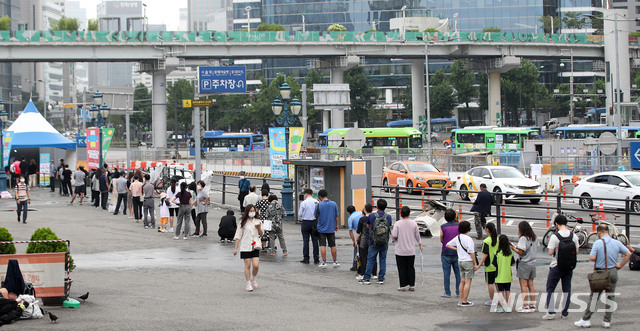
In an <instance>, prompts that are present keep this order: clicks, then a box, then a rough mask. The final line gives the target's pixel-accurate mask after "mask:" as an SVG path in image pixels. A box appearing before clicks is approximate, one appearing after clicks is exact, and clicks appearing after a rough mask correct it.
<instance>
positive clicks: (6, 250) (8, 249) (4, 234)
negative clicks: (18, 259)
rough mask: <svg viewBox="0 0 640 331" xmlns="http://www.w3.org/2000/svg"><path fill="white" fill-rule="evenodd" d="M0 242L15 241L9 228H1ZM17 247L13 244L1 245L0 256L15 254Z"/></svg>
mask: <svg viewBox="0 0 640 331" xmlns="http://www.w3.org/2000/svg"><path fill="white" fill-rule="evenodd" d="M0 241H13V236H11V233H9V230H7V228H0ZM15 253H16V246H15V245H13V244H3V245H0V254H15Z"/></svg>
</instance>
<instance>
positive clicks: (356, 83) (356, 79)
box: [344, 66, 378, 127]
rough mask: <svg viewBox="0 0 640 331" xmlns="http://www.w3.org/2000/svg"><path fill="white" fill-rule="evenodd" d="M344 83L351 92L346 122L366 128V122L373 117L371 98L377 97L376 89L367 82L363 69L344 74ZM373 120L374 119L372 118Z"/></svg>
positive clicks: (351, 70)
mask: <svg viewBox="0 0 640 331" xmlns="http://www.w3.org/2000/svg"><path fill="white" fill-rule="evenodd" d="M344 82H345V83H347V84H349V89H350V90H351V91H350V93H349V95H350V97H351V109H349V110H347V116H346V117H347V118H346V120H347V121H348V122H358V126H362V127H364V126H366V124H365V123H366V120H367V119H368V118H369V119H371V115H375V111H374V107H373V105H372V102H371V100H372V98H373V99H375V98H376V96H377V95H378V89H377V88H376V87H374V86H373V84H371V83H370V82H369V76H367V75H366V74H365V72H364V68H363V67H360V66H357V67H353V68H351V69H349V70H347V71H345V72H344ZM373 119H374V120H375V118H373Z"/></svg>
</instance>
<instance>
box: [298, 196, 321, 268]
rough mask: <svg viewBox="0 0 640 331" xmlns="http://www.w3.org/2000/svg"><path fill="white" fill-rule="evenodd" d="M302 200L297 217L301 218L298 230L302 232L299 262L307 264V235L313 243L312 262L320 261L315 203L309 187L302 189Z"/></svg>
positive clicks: (316, 202)
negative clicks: (300, 258)
mask: <svg viewBox="0 0 640 331" xmlns="http://www.w3.org/2000/svg"><path fill="white" fill-rule="evenodd" d="M304 197H305V199H304V201H302V203H300V209H299V210H298V217H299V218H300V219H301V220H302V225H301V226H300V231H301V232H302V260H301V261H300V263H304V264H309V237H311V243H312V245H313V263H315V264H318V263H320V256H319V255H318V230H317V221H316V204H318V201H317V200H316V199H314V198H313V191H312V190H311V189H310V188H306V189H305V190H304Z"/></svg>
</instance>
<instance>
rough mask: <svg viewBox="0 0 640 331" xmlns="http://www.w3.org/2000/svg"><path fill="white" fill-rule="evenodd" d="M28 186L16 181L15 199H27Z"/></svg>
mask: <svg viewBox="0 0 640 331" xmlns="http://www.w3.org/2000/svg"><path fill="white" fill-rule="evenodd" d="M28 189H29V188H27V185H25V184H23V183H18V185H16V199H18V201H25V200H27V199H28V198H27V190H28Z"/></svg>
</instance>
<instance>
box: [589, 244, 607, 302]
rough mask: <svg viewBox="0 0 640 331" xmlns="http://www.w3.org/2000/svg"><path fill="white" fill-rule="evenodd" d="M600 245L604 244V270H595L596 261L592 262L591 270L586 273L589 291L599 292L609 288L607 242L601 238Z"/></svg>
mask: <svg viewBox="0 0 640 331" xmlns="http://www.w3.org/2000/svg"><path fill="white" fill-rule="evenodd" d="M602 245H604V270H596V262H593V272H592V273H590V274H587V279H588V280H589V287H590V288H591V292H593V293H600V292H602V291H609V290H611V288H612V286H611V279H610V278H609V276H610V271H611V270H609V266H608V265H607V243H606V242H605V241H604V239H602Z"/></svg>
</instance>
